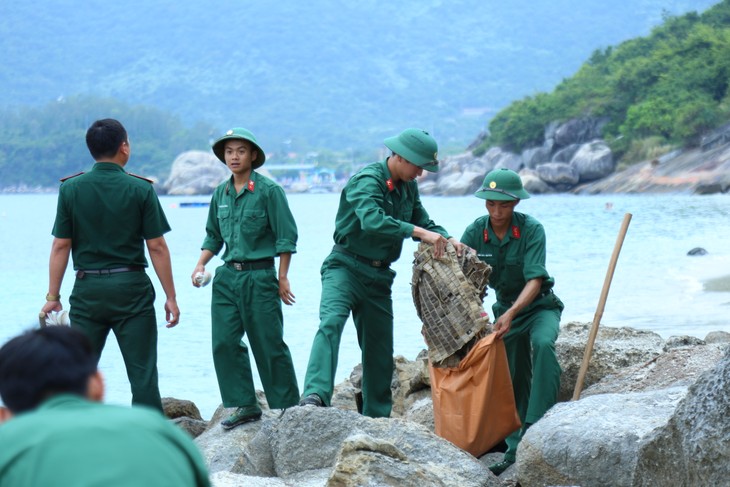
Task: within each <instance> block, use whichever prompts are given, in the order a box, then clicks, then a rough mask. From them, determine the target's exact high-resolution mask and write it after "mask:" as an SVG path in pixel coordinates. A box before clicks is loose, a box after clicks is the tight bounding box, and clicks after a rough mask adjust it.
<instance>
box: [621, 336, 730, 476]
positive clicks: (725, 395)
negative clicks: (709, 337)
mask: <svg viewBox="0 0 730 487" xmlns="http://www.w3.org/2000/svg"><path fill="white" fill-rule="evenodd" d="M729 413H730V348H727V349H726V351H725V354H724V356H723V357H722V359H721V360H720V362H719V363H718V364H717V366H716V367H714V368H713V369H711V370H708V371H706V372H705V373H704V374H702V376H701V377H700V378H699V379H698V380H697V382H695V383H694V384H693V385H692V386H690V388H689V391H688V393H687V396H686V397H685V398H684V400H683V401H682V402H681V403H680V404H679V406H678V407H677V410H676V411H675V413H674V414H673V415H672V417H671V419H670V420H669V422H668V423H667V424H666V425H665V426H663V427H662V428H660V429H658V430H656V431H655V432H654V434H653V435H652V438H651V440H650V441H648V442H647V443H645V444H643V445H642V446H641V448H640V451H639V456H638V462H637V469H636V476H635V479H634V483H633V485H637V486H647V487H648V486H653V485H728V482H730V421H728V414H729Z"/></svg>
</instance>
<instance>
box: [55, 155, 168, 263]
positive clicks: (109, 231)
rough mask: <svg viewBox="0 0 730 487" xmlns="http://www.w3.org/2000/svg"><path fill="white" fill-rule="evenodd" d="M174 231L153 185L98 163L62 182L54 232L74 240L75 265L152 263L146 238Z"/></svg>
mask: <svg viewBox="0 0 730 487" xmlns="http://www.w3.org/2000/svg"><path fill="white" fill-rule="evenodd" d="M169 231H170V225H169V224H168V223H167V219H166V218H165V213H164V212H163V211H162V206H161V205H160V201H159V199H158V198H157V194H156V193H155V190H154V189H153V188H152V184H150V183H149V182H148V181H146V180H144V179H141V178H139V177H136V176H132V175H130V174H127V173H126V172H125V171H124V169H123V168H122V167H121V166H119V165H118V164H114V163H111V162H97V163H95V164H94V166H93V168H92V169H91V171H89V172H87V173H85V174H82V175H80V176H76V177H72V178H70V179H68V180H66V181H65V182H64V183H63V184H61V188H60V189H59V194H58V207H57V210H56V221H55V224H54V226H53V231H52V233H53V235H54V236H55V237H57V238H70V239H71V241H72V243H73V247H72V258H73V266H74V269H76V270H78V269H111V268H115V267H125V266H141V267H147V259H146V258H145V252H144V241H145V240H149V239H153V238H158V237H161V236H162V235H164V234H165V233H167V232H169Z"/></svg>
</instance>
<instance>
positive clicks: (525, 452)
mask: <svg viewBox="0 0 730 487" xmlns="http://www.w3.org/2000/svg"><path fill="white" fill-rule="evenodd" d="M685 393H686V388H683V387H678V388H674V389H668V390H667V389H664V390H660V391H650V392H640V393H633V394H602V395H599V396H591V397H588V398H586V399H581V400H580V401H572V402H564V403H559V404H556V405H555V406H554V407H553V408H552V409H551V410H550V411H548V412H547V414H545V416H543V418H542V419H541V420H540V421H538V422H537V423H535V424H534V425H533V426H532V427H531V428H530V429H529V430H527V433H526V434H525V436H524V437H523V439H522V441H521V442H520V446H519V448H518V450H517V464H516V466H517V479H518V481H519V484H520V485H521V486H522V487H533V486H544V485H580V486H581V487H592V486H605V485H610V486H612V487H621V486H632V485H634V484H633V483H632V482H633V477H634V471H635V469H636V466H637V463H638V462H637V459H638V455H639V451H640V449H641V447H642V445H645V444H647V443H649V442H650V441H651V440H652V432H653V431H654V430H655V429H656V428H659V427H661V426H663V425H665V424H666V423H667V421H668V420H669V418H670V416H671V415H672V413H673V412H674V410H675V408H676V407H677V404H679V401H680V400H681V399H682V398H683V397H684V395H685ZM653 485H692V484H681V483H672V482H670V483H667V484H662V483H657V484H653ZM695 485H699V484H695Z"/></svg>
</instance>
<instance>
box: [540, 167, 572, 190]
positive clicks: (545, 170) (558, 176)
mask: <svg viewBox="0 0 730 487" xmlns="http://www.w3.org/2000/svg"><path fill="white" fill-rule="evenodd" d="M537 174H538V175H539V176H540V179H542V180H543V181H545V182H546V183H547V184H549V185H551V186H554V187H556V188H561V187H566V188H572V187H573V186H575V185H576V184H578V181H580V174H578V170H577V169H576V168H574V167H573V166H571V165H570V164H567V163H565V162H548V163H545V164H540V165H539V166H537Z"/></svg>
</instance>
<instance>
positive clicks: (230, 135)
mask: <svg viewBox="0 0 730 487" xmlns="http://www.w3.org/2000/svg"><path fill="white" fill-rule="evenodd" d="M233 139H239V140H247V141H249V142H251V143H252V144H253V147H254V149H256V150H257V151H258V155H257V156H256V160H255V161H253V162H252V163H251V169H257V168H259V167H261V166H263V165H264V162H265V161H266V154H264V151H263V150H262V149H261V146H260V145H259V144H258V142H256V137H255V136H254V134H253V133H252V132H251V131H250V130H248V129H245V128H241V127H236V128H232V129H231V130H229V131H228V132H226V134H225V135H224V136H223V137H221V138H220V139H218V140H216V141H215V142H214V143H213V153H214V154H215V156H216V157H217V158H218V159H220V161H221V162H222V163H223V164H225V163H226V157H225V148H226V141H227V140H233Z"/></svg>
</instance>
